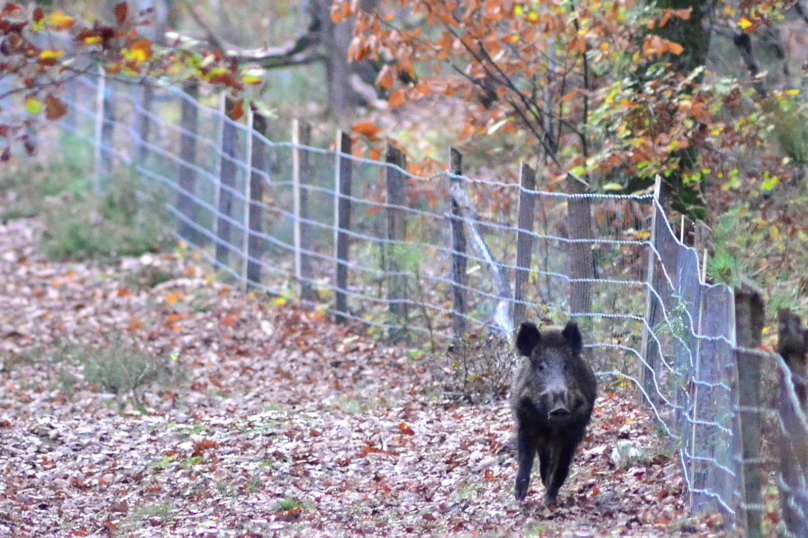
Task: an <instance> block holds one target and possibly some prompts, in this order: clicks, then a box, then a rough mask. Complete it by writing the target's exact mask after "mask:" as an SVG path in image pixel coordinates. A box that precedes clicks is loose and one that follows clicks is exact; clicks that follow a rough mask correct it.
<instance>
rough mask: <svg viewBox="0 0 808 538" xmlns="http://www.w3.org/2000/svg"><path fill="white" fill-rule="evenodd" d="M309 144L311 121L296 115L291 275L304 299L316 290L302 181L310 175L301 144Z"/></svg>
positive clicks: (311, 298) (314, 297)
mask: <svg viewBox="0 0 808 538" xmlns="http://www.w3.org/2000/svg"><path fill="white" fill-rule="evenodd" d="M310 144H311V125H309V124H308V123H306V122H301V121H299V120H297V119H293V120H292V184H293V204H294V213H295V221H294V242H295V278H296V279H297V286H298V289H297V296H298V297H299V298H300V300H301V301H303V302H304V304H305V303H308V302H312V301H316V300H317V299H318V297H317V294H316V293H315V292H314V289H313V288H312V287H311V283H312V271H311V256H309V249H310V248H311V247H310V245H311V242H310V241H309V224H308V222H306V221H307V220H308V219H309V192H308V190H307V189H306V187H305V186H306V184H307V183H308V182H309V180H310V179H311V177H312V171H311V163H310V162H309V152H308V151H306V148H305V146H308V145H310Z"/></svg>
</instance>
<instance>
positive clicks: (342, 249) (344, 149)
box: [334, 131, 353, 323]
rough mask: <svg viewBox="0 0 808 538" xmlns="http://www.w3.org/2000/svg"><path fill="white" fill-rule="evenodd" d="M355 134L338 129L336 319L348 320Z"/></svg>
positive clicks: (335, 203)
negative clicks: (352, 136)
mask: <svg viewBox="0 0 808 538" xmlns="http://www.w3.org/2000/svg"><path fill="white" fill-rule="evenodd" d="M351 151H352V150H351V137H350V135H348V133H344V132H342V131H337V166H336V170H337V177H336V185H335V192H334V244H335V251H336V252H335V253H336V257H337V275H336V277H337V279H336V290H335V292H334V299H335V310H336V313H335V320H336V322H337V323H345V321H346V320H347V319H348V318H347V316H346V314H347V313H348V295H347V293H346V292H347V290H348V256H349V253H350V246H351V245H350V240H351V238H350V237H349V236H348V233H347V231H348V230H349V229H350V228H351V200H350V196H351V177H352V170H353V166H352V165H353V162H352V161H351V159H350V158H348V157H350V155H351Z"/></svg>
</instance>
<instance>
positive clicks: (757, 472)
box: [735, 286, 764, 538]
mask: <svg viewBox="0 0 808 538" xmlns="http://www.w3.org/2000/svg"><path fill="white" fill-rule="evenodd" d="M763 320H764V305H763V299H762V298H761V296H760V293H759V292H758V291H756V290H753V289H752V288H751V287H750V286H744V287H743V288H741V289H736V290H735V333H736V339H737V343H738V349H736V350H735V364H736V368H737V372H738V415H739V419H740V430H741V446H742V449H741V453H742V460H741V465H740V468H741V470H742V475H743V485H744V487H743V492H744V495H743V498H744V506H743V507H742V510H741V512H742V513H743V522H744V524H745V527H746V536H747V538H762V536H763V534H762V527H761V523H762V515H763V497H762V494H761V468H760V465H761V462H760V443H761V439H760V412H759V410H758V407H759V406H760V404H761V398H760V376H761V367H760V366H761V358H760V356H759V354H757V353H755V352H750V351H746V350H755V349H757V348H758V347H759V346H760V342H761V339H762V338H761V335H762V332H763Z"/></svg>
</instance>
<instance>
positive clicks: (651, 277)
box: [638, 176, 664, 405]
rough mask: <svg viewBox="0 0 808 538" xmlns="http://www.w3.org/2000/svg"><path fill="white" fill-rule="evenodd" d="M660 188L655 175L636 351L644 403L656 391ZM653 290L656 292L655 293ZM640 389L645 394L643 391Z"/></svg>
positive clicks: (652, 396)
mask: <svg viewBox="0 0 808 538" xmlns="http://www.w3.org/2000/svg"><path fill="white" fill-rule="evenodd" d="M661 189H662V178H661V177H659V176H657V177H656V181H655V182H654V202H653V212H652V213H651V237H650V238H649V242H650V246H649V247H648V265H647V268H646V273H645V282H646V285H647V286H648V289H647V290H646V292H645V293H646V295H645V317H644V320H645V323H644V325H643V328H642V343H641V344H640V353H642V357H643V359H644V361H645V363H644V364H642V365H641V367H640V387H641V388H642V391H640V394H639V395H638V401H639V403H640V405H648V404H649V403H650V402H648V401H646V399H645V395H647V396H648V398H650V399H651V400H652V401H654V397H655V395H656V390H655V387H654V378H655V376H656V362H657V354H658V353H659V346H658V344H657V341H656V339H655V338H652V331H653V330H654V327H656V325H657V323H659V319H660V317H661V314H662V311H663V305H661V304H659V303H660V301H661V300H662V295H661V294H659V277H658V276H657V269H656V267H657V262H658V261H659V262H660V263H661V260H657V253H661V251H660V249H659V245H658V237H657V228H658V225H659V220H660V218H664V215H661V214H660V213H661V209H660V208H661V207H663V206H662V205H661V203H660V193H661ZM654 292H657V294H655V293H654ZM643 391H644V392H645V394H643Z"/></svg>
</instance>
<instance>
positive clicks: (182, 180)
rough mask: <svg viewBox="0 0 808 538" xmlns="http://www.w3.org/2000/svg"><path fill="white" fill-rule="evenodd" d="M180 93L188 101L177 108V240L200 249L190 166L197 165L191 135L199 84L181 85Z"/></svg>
mask: <svg viewBox="0 0 808 538" xmlns="http://www.w3.org/2000/svg"><path fill="white" fill-rule="evenodd" d="M182 89H183V91H184V92H185V93H187V94H188V97H190V99H188V98H185V97H183V98H182V99H181V101H182V102H181V104H180V114H181V119H180V125H181V126H182V133H181V134H180V161H182V163H183V164H180V167H179V168H180V170H179V179H178V184H179V189H178V190H177V208H178V209H179V212H180V217H179V219H178V220H179V223H178V224H179V227H178V229H177V232H178V233H179V236H180V237H182V238H183V239H185V240H186V241H188V242H190V243H191V244H193V245H196V246H201V244H202V241H203V237H202V236H201V234H198V233H197V232H196V229H195V228H194V224H195V223H196V202H195V201H194V198H193V197H194V195H195V194H196V170H194V168H193V166H194V165H196V139H195V138H194V135H195V134H196V132H197V128H198V122H199V105H198V104H197V99H199V84H198V83H197V82H196V81H193V80H189V81H186V82H185V83H184V84H183V87H182Z"/></svg>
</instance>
